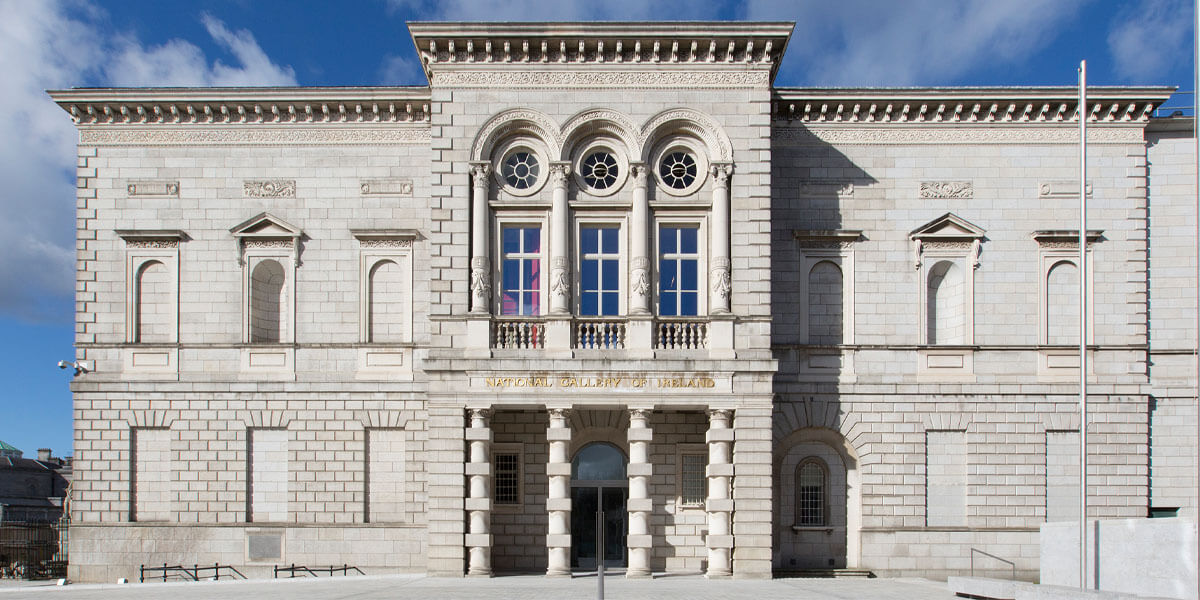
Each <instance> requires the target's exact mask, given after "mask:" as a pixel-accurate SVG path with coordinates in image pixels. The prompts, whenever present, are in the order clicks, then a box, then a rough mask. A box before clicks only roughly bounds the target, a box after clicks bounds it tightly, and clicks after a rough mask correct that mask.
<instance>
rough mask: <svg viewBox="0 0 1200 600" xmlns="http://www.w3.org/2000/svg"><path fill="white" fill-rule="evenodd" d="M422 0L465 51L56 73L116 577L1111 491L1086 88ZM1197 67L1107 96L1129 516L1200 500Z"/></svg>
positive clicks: (1116, 374) (643, 541)
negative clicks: (810, 55)
mask: <svg viewBox="0 0 1200 600" xmlns="http://www.w3.org/2000/svg"><path fill="white" fill-rule="evenodd" d="M409 29H410V31H411V33H412V36H413V40H414V42H415V45H416V47H417V48H418V52H419V53H420V56H421V60H422V63H423V65H424V67H425V70H426V73H427V75H428V76H429V81H430V85H429V86H427V87H400V88H397V87H370V88H260V89H75V90H65V91H57V92H52V96H53V97H54V99H55V100H56V101H57V102H58V103H59V104H60V105H61V106H62V107H63V108H64V109H65V110H66V111H67V112H68V113H70V115H71V117H72V118H73V119H74V120H75V122H76V124H77V126H78V129H79V132H80V144H79V164H78V177H79V185H78V190H79V192H78V195H79V199H78V239H79V241H78V252H79V269H78V288H77V289H78V292H77V300H78V303H77V306H78V315H77V340H76V341H77V347H78V358H80V359H86V360H87V361H92V362H94V363H95V369H94V370H92V371H91V372H89V373H86V374H84V375H82V376H81V377H79V378H78V379H77V380H76V381H75V383H74V384H73V388H72V389H73V391H74V395H75V415H76V447H75V465H76V467H75V468H76V475H75V484H74V497H73V504H72V506H73V508H72V513H73V514H72V517H73V531H72V534H71V560H72V564H71V569H72V577H73V578H74V579H80V580H101V581H102V580H111V579H114V578H116V577H128V576H129V575H130V573H132V572H134V571H136V569H137V566H138V565H139V564H150V563H162V562H168V563H187V564H191V563H213V562H218V563H222V564H233V565H237V566H238V567H239V569H242V570H243V572H248V573H255V574H263V573H268V572H269V570H270V567H271V565H273V564H280V563H295V564H331V563H338V564H341V563H348V564H354V565H357V566H359V567H360V568H362V569H364V570H366V571H367V572H372V573H380V572H395V571H415V572H424V573H429V574H433V575H442V576H462V575H464V574H466V575H489V574H493V573H504V572H536V573H545V574H547V575H552V576H553V575H566V574H569V573H571V572H572V571H573V570H578V569H590V568H593V567H594V566H595V565H596V563H597V561H599V560H604V561H605V563H606V564H607V565H609V566H612V567H623V568H624V569H625V572H626V574H627V575H628V576H630V577H637V576H647V575H649V574H650V573H651V572H664V571H665V572H673V573H684V572H697V573H698V572H703V573H706V574H708V575H709V576H710V577H725V576H733V577H770V576H772V574H779V573H786V572H792V571H800V570H814V569H815V570H830V569H833V570H841V569H845V570H869V571H872V572H875V573H877V574H924V575H929V576H935V577H941V576H945V575H947V574H953V573H959V572H963V571H965V570H967V569H968V568H969V564H970V554H971V549H972V548H977V549H980V550H984V551H987V552H989V553H991V554H995V555H998V556H1001V557H1005V558H1007V559H1009V560H1013V561H1015V562H1016V563H1017V565H1018V568H1019V570H1020V571H1021V572H1022V573H1023V574H1025V575H1026V576H1032V575H1033V574H1034V572H1035V570H1036V568H1037V555H1038V549H1037V535H1038V526H1039V525H1040V524H1041V523H1043V522H1046V521H1047V520H1064V519H1071V518H1075V515H1076V514H1077V512H1076V511H1077V510H1078V508H1077V501H1076V498H1077V495H1078V493H1077V491H1076V490H1077V486H1078V480H1077V465H1078V453H1077V449H1078V435H1079V433H1078V432H1079V427H1080V422H1079V421H1080V419H1079V410H1078V405H1077V395H1076V394H1077V385H1076V383H1075V382H1076V381H1077V378H1078V369H1079V361H1078V352H1077V351H1076V350H1075V349H1074V348H1077V340H1078V337H1077V336H1078V324H1077V323H1078V310H1079V309H1078V304H1077V302H1075V298H1076V295H1075V294H1076V292H1075V290H1076V289H1077V286H1078V281H1079V277H1080V276H1081V273H1080V271H1081V269H1079V266H1078V265H1077V262H1078V240H1077V235H1078V234H1077V228H1078V224H1077V223H1078V220H1077V219H1078V217H1077V209H1076V207H1077V205H1078V198H1077V193H1078V187H1077V185H1076V184H1074V183H1072V182H1073V181H1074V180H1075V178H1077V177H1078V174H1077V166H1076V165H1077V158H1076V157H1077V151H1078V125H1077V123H1078V121H1077V114H1076V113H1077V107H1076V91H1075V90H1074V89H1072V88H964V89H796V88H786V87H777V86H775V83H774V76H775V73H776V70H777V67H778V65H779V62H780V59H781V56H782V54H783V52H784V49H785V48H786V46H787V42H788V38H789V35H790V32H791V24H787V23H702V24H698V23H690V24H680V23H671V24H655V23H625V24H616V23H601V24H592V23H588V24H519V25H518V24H486V25H484V24H463V23H421V24H411V25H410V26H409ZM1170 93H1171V90H1170V89H1168V88H1098V89H1093V90H1092V91H1091V98H1092V99H1093V100H1094V101H1095V104H1093V105H1091V106H1090V107H1089V111H1088V118H1089V120H1090V122H1091V126H1090V134H1089V137H1090V152H1091V162H1090V165H1091V171H1090V172H1089V182H1090V188H1089V189H1090V193H1091V200H1090V202H1091V208H1090V210H1091V211H1092V212H1091V217H1090V218H1091V221H1090V223H1089V231H1088V248H1087V250H1088V255H1089V256H1090V260H1089V262H1088V264H1087V268H1086V269H1083V273H1082V276H1083V277H1086V278H1087V280H1088V281H1089V282H1090V283H1091V286H1092V288H1091V289H1093V290H1094V293H1093V294H1092V296H1091V300H1090V303H1089V305H1088V306H1087V308H1086V310H1087V311H1088V314H1089V316H1090V317H1091V320H1090V323H1091V326H1090V327H1089V328H1088V331H1087V332H1086V334H1087V336H1088V339H1089V340H1090V341H1089V343H1090V346H1091V348H1090V350H1089V355H1090V361H1089V365H1090V372H1089V377H1090V381H1091V384H1090V386H1091V387H1090V390H1091V394H1092V395H1091V398H1090V400H1089V401H1090V412H1091V423H1090V425H1089V430H1088V431H1089V440H1090V446H1089V463H1090V465H1091V470H1090V473H1091V475H1090V479H1089V481H1090V484H1091V486H1092V487H1091V492H1090V494H1091V496H1090V505H1091V515H1092V516H1095V517H1100V518H1106V517H1144V516H1147V515H1148V514H1149V512H1150V511H1152V510H1153V511H1156V514H1172V509H1175V510H1178V511H1180V514H1182V515H1187V516H1191V515H1192V514H1193V512H1194V507H1195V493H1194V490H1195V479H1194V475H1193V474H1194V472H1195V471H1194V467H1193V464H1194V462H1193V461H1194V460H1195V443H1194V437H1192V436H1189V434H1188V432H1189V431H1191V430H1192V429H1190V428H1194V427H1195V419H1196V409H1195V394H1194V393H1193V392H1192V391H1190V390H1192V389H1194V388H1193V387H1192V386H1194V381H1193V379H1192V375H1191V373H1192V372H1193V371H1192V370H1191V369H1192V367H1191V365H1192V363H1191V362H1190V361H1192V360H1194V359H1193V358H1192V355H1191V354H1190V353H1191V352H1192V349H1193V346H1194V342H1193V341H1192V340H1193V339H1194V329H1193V328H1194V324H1193V321H1192V314H1193V313H1192V312H1191V311H1192V310H1193V309H1192V307H1193V306H1194V302H1195V298H1194V296H1193V295H1191V294H1192V292H1191V291H1190V290H1193V289H1194V272H1195V271H1194V268H1195V267H1194V257H1192V256H1191V254H1190V252H1189V250H1190V248H1191V243H1192V233H1191V232H1193V231H1194V230H1195V221H1194V219H1195V214H1194V212H1193V211H1192V210H1191V206H1192V204H1191V202H1193V198H1194V194H1195V189H1194V184H1193V183H1192V182H1193V181H1194V180H1193V179H1192V178H1193V177H1194V171H1193V169H1194V166H1193V165H1194V164H1195V160H1194V156H1192V155H1191V147H1192V146H1191V145H1190V144H1191V143H1192V138H1191V136H1192V133H1191V130H1190V119H1189V120H1186V121H1181V120H1180V119H1155V118H1152V114H1153V112H1154V109H1155V108H1156V107H1157V106H1158V105H1159V104H1161V103H1162V102H1163V101H1164V100H1166V98H1167V97H1168V96H1169V95H1170ZM1093 229H1094V230H1093ZM1073 465H1075V466H1073ZM598 513H600V515H601V516H598ZM597 519H602V521H601V522H600V523H599V524H598V523H597ZM598 529H602V530H603V532H604V534H603V538H604V540H603V543H601V544H598V543H597V542H598V540H597V537H598ZM598 546H599V548H598Z"/></svg>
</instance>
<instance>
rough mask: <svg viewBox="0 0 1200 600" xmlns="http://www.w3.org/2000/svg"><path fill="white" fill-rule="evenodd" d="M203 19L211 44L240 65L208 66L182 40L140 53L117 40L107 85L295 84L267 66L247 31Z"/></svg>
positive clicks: (288, 73)
mask: <svg viewBox="0 0 1200 600" xmlns="http://www.w3.org/2000/svg"><path fill="white" fill-rule="evenodd" d="M201 20H202V21H203V23H204V28H205V29H206V30H207V31H208V35H210V36H212V39H213V41H215V42H216V43H217V45H219V46H220V47H221V48H223V49H224V50H226V51H227V52H229V53H230V54H232V55H233V57H234V58H235V59H237V61H238V63H239V65H240V66H236V67H233V66H229V65H226V64H225V63H223V62H221V61H220V60H215V61H213V63H212V64H211V65H209V64H208V62H207V59H206V58H205V56H204V52H202V51H201V50H200V48H198V47H196V46H195V45H194V44H192V43H190V42H187V41H184V40H180V39H173V40H169V41H168V42H166V43H164V44H162V45H161V46H154V47H152V48H143V47H142V45H141V44H140V43H139V42H138V41H137V40H136V39H133V38H129V37H121V38H118V39H117V40H116V45H117V51H116V56H115V57H114V59H113V61H112V63H111V65H110V66H109V67H107V68H106V69H105V74H106V75H107V78H108V83H109V84H111V85H116V86H148V85H157V86H262V85H296V73H295V71H293V70H292V68H291V67H281V66H279V65H276V64H275V63H273V62H271V59H270V58H268V57H267V54H266V53H265V52H263V50H262V48H260V47H259V45H258V42H256V41H255V40H254V36H253V35H252V34H251V33H250V32H249V31H247V30H245V29H240V30H238V31H230V30H229V28H227V27H225V24H224V23H222V22H221V21H220V20H218V19H216V18H214V17H212V16H211V15H207V14H206V15H204V16H203V17H202V18H201Z"/></svg>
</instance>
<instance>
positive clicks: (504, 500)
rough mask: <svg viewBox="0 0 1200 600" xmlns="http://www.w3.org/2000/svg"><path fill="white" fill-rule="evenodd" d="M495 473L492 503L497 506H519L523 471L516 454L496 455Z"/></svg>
mask: <svg viewBox="0 0 1200 600" xmlns="http://www.w3.org/2000/svg"><path fill="white" fill-rule="evenodd" d="M493 464H494V466H495V473H494V474H493V476H492V481H493V482H494V485H495V488H496V489H495V493H494V494H493V495H492V501H493V502H494V503H495V504H517V503H519V502H520V501H521V497H520V493H519V492H520V490H519V488H518V485H519V482H520V479H521V469H520V463H519V459H518V457H517V455H516V453H511V454H510V453H505V454H496V455H495V456H494V458H493Z"/></svg>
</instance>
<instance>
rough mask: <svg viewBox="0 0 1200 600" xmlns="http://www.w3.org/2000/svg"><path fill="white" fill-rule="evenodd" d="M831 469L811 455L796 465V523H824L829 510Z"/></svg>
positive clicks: (808, 524) (811, 524)
mask: <svg viewBox="0 0 1200 600" xmlns="http://www.w3.org/2000/svg"><path fill="white" fill-rule="evenodd" d="M828 481H829V470H828V468H827V467H826V466H825V463H824V462H823V461H822V460H821V459H819V458H817V457H815V456H810V457H808V458H806V459H804V460H802V461H800V464H799V465H796V524H797V525H805V526H820V525H824V524H825V521H826V517H827V513H828V511H827V510H826V508H825V506H826V503H825V493H826V489H827V488H828Z"/></svg>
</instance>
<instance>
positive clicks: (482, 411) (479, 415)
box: [467, 408, 492, 427]
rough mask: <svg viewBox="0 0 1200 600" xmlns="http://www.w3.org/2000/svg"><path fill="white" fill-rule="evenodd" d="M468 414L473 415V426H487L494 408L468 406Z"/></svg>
mask: <svg viewBox="0 0 1200 600" xmlns="http://www.w3.org/2000/svg"><path fill="white" fill-rule="evenodd" d="M467 414H468V415H470V417H471V427H487V426H488V419H491V418H492V409H491V408H468V409H467Z"/></svg>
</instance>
